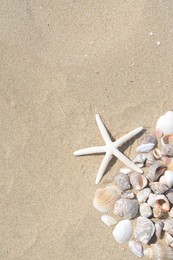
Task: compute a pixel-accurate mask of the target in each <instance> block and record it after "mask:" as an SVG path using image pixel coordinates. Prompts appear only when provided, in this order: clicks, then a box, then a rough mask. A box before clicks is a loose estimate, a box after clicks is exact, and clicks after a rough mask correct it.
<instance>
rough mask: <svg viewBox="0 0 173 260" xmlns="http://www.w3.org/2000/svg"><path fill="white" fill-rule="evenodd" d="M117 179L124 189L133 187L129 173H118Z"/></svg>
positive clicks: (119, 185)
mask: <svg viewBox="0 0 173 260" xmlns="http://www.w3.org/2000/svg"><path fill="white" fill-rule="evenodd" d="M115 181H116V184H117V186H118V187H119V188H120V189H121V190H123V191H125V190H129V189H130V187H131V185H130V178H129V176H128V175H127V174H124V173H120V174H118V175H116V176H115Z"/></svg>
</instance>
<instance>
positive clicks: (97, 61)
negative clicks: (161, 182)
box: [0, 0, 173, 260]
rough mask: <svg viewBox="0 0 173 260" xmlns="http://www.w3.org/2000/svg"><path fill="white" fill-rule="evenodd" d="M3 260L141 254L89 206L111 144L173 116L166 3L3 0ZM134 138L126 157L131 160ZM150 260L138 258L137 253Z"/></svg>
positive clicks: (112, 170)
mask: <svg viewBox="0 0 173 260" xmlns="http://www.w3.org/2000/svg"><path fill="white" fill-rule="evenodd" d="M0 10H1V25H0V31H1V61H0V64H1V88H0V93H1V95H0V109H1V112H0V115H1V146H0V147H1V151H0V154H1V157H0V160H1V173H0V201H1V210H0V211H1V213H0V215H1V216H0V233H1V236H0V241H1V242H0V244H1V246H0V259H2V260H8V259H9V260H10V259H20V260H23V259H24V260H25V259H27V260H28V259H33V260H54V259H55V260H67V259H68V260H89V259H90V260H95V259H96V260H103V259H106V260H108V259H109V260H114V259H116V260H121V259H128V260H134V259H138V258H137V257H135V256H134V255H133V254H132V253H131V252H130V250H129V249H128V245H127V244H125V245H120V244H117V243H116V242H115V240H114V239H113V236H112V228H111V227H106V226H105V225H104V224H103V223H102V222H101V220H100V217H101V215H102V214H101V213H99V212H97V211H96V210H95V209H94V207H93V204H92V201H93V196H94V193H95V191H96V189H97V188H98V187H103V186H104V185H106V184H107V183H108V182H111V181H112V180H113V178H114V175H115V174H116V173H117V172H118V171H119V169H120V167H122V166H123V164H122V163H121V162H120V161H119V160H118V161H116V160H113V161H112V164H111V165H112V167H109V169H108V172H107V173H106V175H105V176H104V178H103V180H102V182H101V184H100V185H95V177H96V174H97V171H98V169H99V166H100V163H101V161H102V158H103V156H102V155H93V156H86V157H79V158H75V157H74V156H73V152H74V151H75V150H77V149H79V148H83V147H88V146H95V145H103V144H104V143H103V140H102V137H101V135H100V133H99V130H98V127H97V125H96V121H95V114H96V113H98V114H100V115H101V116H102V118H103V120H104V122H105V124H106V126H107V128H108V130H109V131H110V133H111V135H112V136H113V138H115V139H116V138H118V137H120V136H122V135H123V134H125V133H127V132H128V131H130V130H132V129H134V128H136V127H138V126H141V125H143V126H144V127H145V128H146V129H147V130H148V131H152V130H153V129H154V127H155V123H156V120H157V119H158V117H159V116H160V115H162V114H163V113H165V112H166V111H167V110H172V109H173V88H172V85H173V2H172V1H171V0H169V1H167V0H166V1H155V0H153V1H150V0H146V1H144V0H143V1H141V0H138V1H136V0H131V1H125V0H124V1H123V0H120V1H114V0H112V1H103V0H100V1H90V0H89V1H82V0H81V1H66V0H61V1H60V0H58V1H55V0H50V1H43V0H42V1H41V0H38V1H27V0H17V1H13V0H6V1H5V0H4V1H3V0H2V1H1V7H0ZM137 143H138V141H137V140H135V141H134V143H133V144H132V142H131V143H130V144H131V146H129V147H127V149H125V151H124V153H125V154H126V155H127V156H129V157H130V158H133V156H134V155H135V148H136V146H137ZM143 259H145V258H143Z"/></svg>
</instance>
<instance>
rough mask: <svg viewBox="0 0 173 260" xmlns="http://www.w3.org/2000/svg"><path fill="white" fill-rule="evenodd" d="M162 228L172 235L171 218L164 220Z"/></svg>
mask: <svg viewBox="0 0 173 260" xmlns="http://www.w3.org/2000/svg"><path fill="white" fill-rule="evenodd" d="M163 230H164V231H166V232H168V233H169V234H170V235H172V236H173V220H172V219H171V218H170V219H165V220H164V227H163Z"/></svg>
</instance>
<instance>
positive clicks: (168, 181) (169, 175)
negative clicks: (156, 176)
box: [159, 170, 173, 188]
mask: <svg viewBox="0 0 173 260" xmlns="http://www.w3.org/2000/svg"><path fill="white" fill-rule="evenodd" d="M159 182H160V183H164V184H165V185H166V186H168V187H169V188H171V187H172V185H173V171H169V170H167V171H165V173H164V175H163V176H161V177H160V180H159Z"/></svg>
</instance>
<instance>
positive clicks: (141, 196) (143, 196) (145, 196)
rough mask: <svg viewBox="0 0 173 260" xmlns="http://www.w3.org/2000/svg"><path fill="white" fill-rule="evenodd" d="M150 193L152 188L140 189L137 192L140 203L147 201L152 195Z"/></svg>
mask: <svg viewBox="0 0 173 260" xmlns="http://www.w3.org/2000/svg"><path fill="white" fill-rule="evenodd" d="M150 193H151V190H150V188H145V189H143V190H141V191H139V192H138V194H137V200H138V202H139V203H142V202H145V201H146V200H147V199H148V197H149V196H150ZM154 202H155V201H154Z"/></svg>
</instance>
